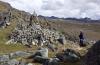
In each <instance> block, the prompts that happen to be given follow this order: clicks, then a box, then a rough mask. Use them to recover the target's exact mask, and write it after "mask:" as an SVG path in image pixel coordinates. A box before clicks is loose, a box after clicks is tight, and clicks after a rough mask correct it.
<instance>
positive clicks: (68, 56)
mask: <svg viewBox="0 0 100 65" xmlns="http://www.w3.org/2000/svg"><path fill="white" fill-rule="evenodd" d="M56 57H57V58H59V59H60V61H62V62H77V61H79V59H80V54H79V53H77V52H75V51H74V50H71V49H66V50H65V51H64V53H61V54H60V53H59V54H57V55H56Z"/></svg>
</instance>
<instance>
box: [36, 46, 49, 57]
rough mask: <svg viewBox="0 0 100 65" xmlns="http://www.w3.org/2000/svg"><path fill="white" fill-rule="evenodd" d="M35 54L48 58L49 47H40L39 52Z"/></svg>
mask: <svg viewBox="0 0 100 65" xmlns="http://www.w3.org/2000/svg"><path fill="white" fill-rule="evenodd" d="M35 56H41V57H44V58H48V49H47V48H39V49H38V50H37V52H36V53H35V54H34V57H35Z"/></svg>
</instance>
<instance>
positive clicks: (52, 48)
mask: <svg viewBox="0 0 100 65" xmlns="http://www.w3.org/2000/svg"><path fill="white" fill-rule="evenodd" d="M47 47H48V48H49V49H50V50H52V51H53V52H54V51H55V46H54V45H53V44H50V43H49V44H47Z"/></svg>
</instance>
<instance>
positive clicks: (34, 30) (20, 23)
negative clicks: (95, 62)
mask: <svg viewBox="0 0 100 65" xmlns="http://www.w3.org/2000/svg"><path fill="white" fill-rule="evenodd" d="M0 13H2V14H3V15H5V14H4V13H7V15H8V16H2V15H1V16H0V22H5V20H4V19H5V17H6V18H8V20H7V23H8V22H9V23H10V25H7V26H5V27H4V28H2V27H0V56H1V55H4V57H5V55H9V54H10V53H16V54H15V55H17V52H18V53H19V56H20V53H22V56H21V57H19V56H18V57H14V59H15V60H18V61H22V60H23V61H24V62H28V63H33V62H32V59H33V58H32V59H27V57H26V56H25V57H23V55H24V54H25V55H27V54H29V55H30V54H31V55H33V54H34V53H35V52H36V51H37V49H38V48H40V47H43V48H48V51H49V52H48V58H49V60H50V59H51V58H52V59H55V58H56V57H55V56H56V54H57V53H61V54H63V55H64V53H65V54H66V53H67V52H68V53H70V52H72V53H74V54H75V55H76V56H78V58H77V59H79V60H78V62H76V61H75V62H76V63H71V62H68V63H65V61H64V62H63V63H61V64H60V65H66V64H68V65H80V61H81V58H82V57H83V56H84V55H85V54H86V53H87V52H88V48H90V47H91V46H92V45H93V44H89V45H87V46H86V47H82V48H81V47H80V46H79V38H78V36H79V33H80V30H83V32H84V34H85V38H86V40H87V42H86V43H94V42H95V41H97V40H99V39H100V34H99V33H100V29H99V28H100V24H97V23H95V24H93V23H84V24H83V23H76V22H77V20H62V19H54V20H52V19H48V18H47V17H44V16H43V17H42V16H37V14H36V13H35V12H34V13H33V14H30V13H28V12H24V11H20V10H17V9H15V8H12V7H11V6H10V5H9V4H8V3H4V2H1V1H0ZM9 13H10V14H9ZM31 17H32V19H31ZM2 18H3V21H1V20H2ZM74 21H76V22H74ZM30 23H31V24H30ZM4 24H5V23H3V25H2V24H0V26H4ZM16 32H17V33H16ZM41 34H42V35H44V36H43V37H42V38H43V40H44V41H45V42H46V44H47V45H46V44H44V46H38V45H35V43H34V45H32V46H31V47H30V46H27V45H25V44H26V43H27V42H30V41H29V40H32V41H31V43H33V41H34V40H35V42H37V41H38V40H37V38H38V36H39V35H41ZM22 36H23V37H22ZM60 36H61V37H62V36H63V40H64V41H63V42H64V43H65V44H64V45H63V44H61V43H60V42H58V38H60ZM20 38H21V40H20ZM30 38H31V39H30ZM33 38H34V39H33ZM44 38H45V39H44ZM12 39H13V40H14V41H13V43H11V44H6V43H7V42H8V41H9V40H10V41H12ZM22 39H24V40H22ZM26 40H28V41H26ZM44 41H43V42H44ZM65 41H66V42H65ZM39 42H40V43H41V41H39ZM49 43H50V44H51V47H47V46H48V45H49ZM49 46H50V45H49ZM29 47H30V48H29ZM52 47H53V51H52ZM49 48H50V49H49ZM65 49H67V50H66V51H65ZM69 49H70V50H69ZM38 50H39V49H38ZM55 50H56V51H55ZM20 51H22V52H20ZM43 52H45V51H43ZM77 53H78V54H77ZM11 56H13V54H11ZM72 56H73V54H72ZM80 56H81V57H80ZM73 58H76V57H73ZM10 59H12V57H11V58H10ZM40 59H41V58H40ZM42 59H44V58H42ZM56 61H57V60H56ZM72 61H73V59H72ZM0 63H1V62H0ZM34 64H35V65H41V64H38V63H34Z"/></svg>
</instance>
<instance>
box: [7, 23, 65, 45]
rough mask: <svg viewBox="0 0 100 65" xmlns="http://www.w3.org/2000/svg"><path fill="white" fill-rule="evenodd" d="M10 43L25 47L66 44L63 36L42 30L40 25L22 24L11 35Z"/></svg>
mask: <svg viewBox="0 0 100 65" xmlns="http://www.w3.org/2000/svg"><path fill="white" fill-rule="evenodd" d="M9 39H10V40H9V41H8V42H7V43H6V44H10V43H21V44H23V45H38V46H43V45H47V44H48V43H52V44H55V43H58V42H60V43H61V44H65V40H66V39H65V37H64V35H63V34H61V33H59V32H58V31H56V30H53V29H46V28H42V27H41V25H39V23H32V22H31V25H30V23H29V22H20V23H18V25H17V27H16V28H15V30H14V31H13V32H12V33H11V34H10V36H9Z"/></svg>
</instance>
